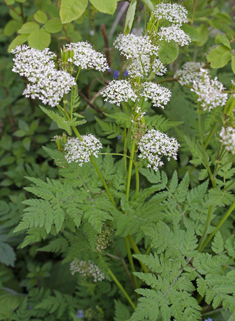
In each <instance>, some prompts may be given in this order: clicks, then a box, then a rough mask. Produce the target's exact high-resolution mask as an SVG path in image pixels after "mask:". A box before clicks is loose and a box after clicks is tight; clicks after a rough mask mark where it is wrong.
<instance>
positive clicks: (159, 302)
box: [130, 223, 235, 321]
mask: <svg viewBox="0 0 235 321" xmlns="http://www.w3.org/2000/svg"><path fill="white" fill-rule="evenodd" d="M144 233H145V234H146V236H149V237H150V239H151V242H152V246H153V248H155V249H156V250H154V254H149V255H134V256H135V257H136V258H137V259H138V260H140V261H141V262H143V263H144V264H145V265H147V267H148V268H149V269H150V273H149V274H146V273H139V272H136V273H135V275H136V276H137V277H138V278H140V279H141V280H143V281H144V282H145V283H146V284H147V285H149V286H150V287H151V288H152V289H139V290H137V292H138V293H139V294H140V295H141V296H142V297H141V298H140V299H139V303H138V305H137V308H136V310H135V312H134V314H133V315H132V317H131V319H130V320H133V321H134V320H136V321H137V320H143V319H147V320H151V321H152V320H157V318H158V317H161V318H162V319H163V320H165V321H167V320H169V319H170V318H171V317H174V318H177V320H182V321H184V320H191V321H193V320H201V315H200V313H199V311H200V309H201V308H200V307H199V305H198V303H197V301H196V300H195V299H194V298H193V297H192V292H193V291H194V290H195V288H194V285H193V284H192V281H193V280H195V279H196V284H197V291H198V293H199V294H200V295H201V296H203V297H204V295H205V300H206V302H207V303H208V304H210V303H212V305H213V308H214V309H215V308H216V307H218V306H219V304H220V303H222V305H223V306H224V308H225V309H227V308H229V309H230V310H231V311H233V310H234V309H235V303H234V300H233V298H232V294H234V293H235V289H234V287H233V286H232V284H233V282H234V279H235V274H234V273H233V271H231V272H228V271H226V275H224V273H225V272H223V274H222V273H221V274H220V273H219V271H221V272H222V270H223V265H222V264H223V263H224V264H226V262H228V261H229V257H228V256H226V255H225V254H223V255H222V256H212V255H210V254H205V253H198V252H197V251H196V248H197V238H196V237H195V235H194V233H193V231H192V229H189V230H188V231H185V230H182V229H181V228H180V226H177V225H175V227H174V229H173V230H172V229H171V228H169V227H168V226H167V225H166V224H165V223H159V224H158V225H157V226H155V227H151V228H148V229H144ZM231 245H232V243H231ZM213 248H214V250H215V252H216V253H219V252H221V251H223V250H224V247H223V242H222V239H221V236H220V235H217V236H216V237H215V239H214V241H213ZM192 258H194V259H193V260H192ZM151 272H153V273H154V274H152V273H151ZM169 305H171V308H169Z"/></svg>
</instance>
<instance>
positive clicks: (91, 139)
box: [64, 134, 102, 166]
mask: <svg viewBox="0 0 235 321" xmlns="http://www.w3.org/2000/svg"><path fill="white" fill-rule="evenodd" d="M82 139H83V140H82V141H81V140H79V138H77V137H76V138H73V137H69V138H68V139H67V143H66V144H65V148H64V150H65V151H66V152H67V154H66V155H65V158H66V160H67V162H68V163H71V162H75V163H79V165H80V166H82V165H83V164H84V163H87V162H89V161H90V156H91V155H94V156H95V157H98V151H99V149H101V148H102V144H101V142H100V141H99V140H98V139H97V138H96V137H95V136H94V135H92V134H89V135H83V136H82Z"/></svg>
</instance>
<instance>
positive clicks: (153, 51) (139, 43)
mask: <svg viewBox="0 0 235 321" xmlns="http://www.w3.org/2000/svg"><path fill="white" fill-rule="evenodd" d="M114 46H115V48H117V49H119V50H120V51H121V53H122V54H123V55H124V56H125V57H126V58H127V59H129V58H131V59H133V58H138V59H139V58H140V56H143V55H144V56H145V55H147V56H149V55H157V54H158V50H159V48H158V47H157V46H154V45H153V44H152V42H151V39H150V37H149V36H139V37H138V36H135V35H133V34H129V35H127V36H124V35H122V34H120V35H119V36H118V37H117V38H116V40H115V41H114Z"/></svg>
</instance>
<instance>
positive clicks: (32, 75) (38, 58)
mask: <svg viewBox="0 0 235 321" xmlns="http://www.w3.org/2000/svg"><path fill="white" fill-rule="evenodd" d="M12 53H14V54H15V58H13V60H14V66H13V69H12V71H14V72H16V73H19V74H20V76H24V77H26V78H28V81H29V84H27V87H26V88H25V90H24V91H23V95H25V96H26V97H31V98H32V99H35V98H38V99H40V100H41V101H42V102H43V104H49V105H50V106H51V107H55V106H56V105H58V104H59V102H60V100H61V98H62V97H63V95H65V94H68V93H69V91H70V90H71V88H72V86H75V85H76V82H75V79H74V78H73V77H72V76H71V75H70V74H69V73H67V72H65V71H62V70H57V69H56V68H55V63H54V61H53V58H54V57H55V54H53V53H52V52H50V51H49V49H48V48H46V49H44V50H43V51H40V50H37V49H34V48H30V47H28V46H26V45H22V46H18V47H16V49H14V50H12Z"/></svg>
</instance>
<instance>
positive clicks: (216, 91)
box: [191, 69, 228, 111]
mask: <svg viewBox="0 0 235 321" xmlns="http://www.w3.org/2000/svg"><path fill="white" fill-rule="evenodd" d="M200 76H201V80H200V81H197V80H194V81H193V88H192V89H191V91H193V92H195V93H196V94H197V95H198V99H197V101H198V102H200V103H201V106H202V108H203V110H205V111H206V110H209V111H211V110H212V109H213V108H216V107H218V106H224V105H225V104H226V102H227V99H228V94H227V93H223V90H224V86H223V84H222V83H221V82H219V81H218V80H217V77H215V79H211V78H210V75H209V72H208V70H206V69H201V70H200Z"/></svg>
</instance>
